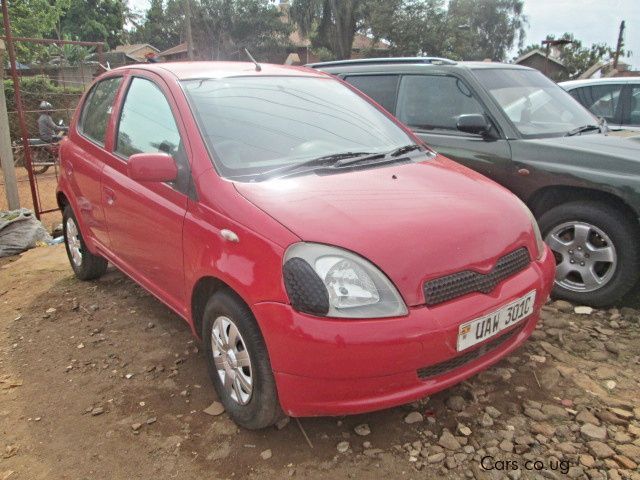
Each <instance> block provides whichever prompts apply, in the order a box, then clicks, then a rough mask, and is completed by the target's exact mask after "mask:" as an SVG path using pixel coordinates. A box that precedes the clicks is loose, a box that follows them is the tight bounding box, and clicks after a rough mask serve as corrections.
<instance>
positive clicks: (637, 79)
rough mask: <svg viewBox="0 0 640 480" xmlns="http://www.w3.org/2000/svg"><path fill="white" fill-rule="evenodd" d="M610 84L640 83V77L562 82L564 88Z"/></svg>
mask: <svg viewBox="0 0 640 480" xmlns="http://www.w3.org/2000/svg"><path fill="white" fill-rule="evenodd" d="M608 83H614V84H615V83H640V77H606V78H585V79H582V80H569V81H567V82H560V83H558V85H560V86H561V87H563V88H567V87H588V86H591V85H602V84H608Z"/></svg>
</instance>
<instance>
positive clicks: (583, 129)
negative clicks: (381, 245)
mask: <svg viewBox="0 0 640 480" xmlns="http://www.w3.org/2000/svg"><path fill="white" fill-rule="evenodd" d="M593 130H600V131H602V129H601V127H600V125H583V126H581V127H578V128H574V129H573V130H569V131H568V132H567V134H566V135H565V137H573V136H574V135H578V134H579V133H583V132H591V131H593Z"/></svg>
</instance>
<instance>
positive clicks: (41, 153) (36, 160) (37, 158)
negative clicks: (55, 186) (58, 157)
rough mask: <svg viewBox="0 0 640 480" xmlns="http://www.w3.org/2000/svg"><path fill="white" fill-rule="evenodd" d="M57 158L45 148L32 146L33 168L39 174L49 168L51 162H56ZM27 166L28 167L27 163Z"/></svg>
mask: <svg viewBox="0 0 640 480" xmlns="http://www.w3.org/2000/svg"><path fill="white" fill-rule="evenodd" d="M54 162H55V159H54V158H53V156H52V155H51V154H50V153H49V152H47V151H46V150H45V149H44V148H32V149H31V169H32V170H33V173H35V174H36V175H39V174H41V173H44V172H46V171H47V170H49V167H50V166H51V165H50V164H52V163H54ZM25 168H27V166H26V164H25Z"/></svg>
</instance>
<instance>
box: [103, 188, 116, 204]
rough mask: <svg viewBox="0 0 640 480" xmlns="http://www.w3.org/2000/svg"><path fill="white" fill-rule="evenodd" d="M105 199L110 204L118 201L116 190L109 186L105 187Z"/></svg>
mask: <svg viewBox="0 0 640 480" xmlns="http://www.w3.org/2000/svg"><path fill="white" fill-rule="evenodd" d="M104 201H105V202H106V203H107V205H109V206H111V205H113V204H114V203H115V201H116V192H114V191H113V190H112V189H110V188H109V187H104Z"/></svg>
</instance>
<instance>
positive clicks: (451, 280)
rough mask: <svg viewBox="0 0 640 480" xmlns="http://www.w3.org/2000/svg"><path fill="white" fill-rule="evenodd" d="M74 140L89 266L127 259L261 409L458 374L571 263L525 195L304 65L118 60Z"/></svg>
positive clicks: (272, 410)
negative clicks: (558, 258) (554, 250)
mask: <svg viewBox="0 0 640 480" xmlns="http://www.w3.org/2000/svg"><path fill="white" fill-rule="evenodd" d="M60 157H61V169H62V174H61V177H60V183H59V187H58V193H57V195H58V203H59V205H60V208H61V209H62V210H63V212H64V233H65V240H66V247H67V253H68V255H69V260H70V262H71V266H72V268H73V270H74V271H75V273H76V275H77V276H78V277H79V278H80V279H82V280H89V279H94V278H96V277H98V276H100V275H102V274H103V273H104V272H105V270H106V268H107V262H111V263H112V264H113V265H115V266H116V267H117V268H119V269H120V270H122V271H123V272H125V273H126V274H127V275H128V276H130V277H131V278H132V279H133V280H135V281H136V282H138V283H139V284H141V285H142V286H143V287H144V288H146V289H147V290H149V291H150V292H151V293H153V294H154V295H155V296H156V297H158V298H159V299H160V300H161V301H162V302H164V303H166V304H167V305H168V306H169V307H171V308H172V309H173V310H174V311H175V312H176V313H177V314H178V315H180V316H181V317H182V318H184V319H185V320H186V321H187V322H188V324H189V325H190V327H191V329H192V331H193V333H194V335H196V336H198V337H200V338H202V340H203V344H204V346H205V348H204V349H205V353H206V358H207V361H208V368H209V374H210V376H211V380H212V382H213V384H214V386H215V389H216V391H217V393H218V396H219V398H220V400H221V401H222V403H223V404H224V406H225V407H226V409H227V411H228V412H229V414H230V415H231V417H232V418H233V419H234V420H235V421H236V422H237V423H238V424H240V425H242V426H244V427H247V428H252V429H256V428H262V427H265V426H268V425H271V424H273V423H275V422H276V421H277V420H278V419H279V418H280V416H282V415H283V413H286V414H288V415H292V416H312V415H314V416H315V415H343V414H352V413H359V412H365V411H371V410H376V409H382V408H386V407H391V406H394V405H399V404H403V403H408V402H411V401H413V400H416V399H418V398H420V397H423V396H425V395H428V394H431V393H433V392H436V391H438V390H442V389H444V388H447V387H449V386H451V385H453V384H455V383H458V382H460V381H462V380H464V379H465V378H467V377H469V376H470V375H473V374H475V373H477V372H479V371H480V370H482V369H484V368H487V367H488V366H489V365H491V364H493V363H494V362H496V361H497V360H499V359H500V358H502V357H504V356H505V355H507V354H509V353H510V352H511V351H513V350H514V349H515V348H517V347H518V346H519V345H521V344H522V343H523V342H524V341H525V340H526V338H527V337H528V336H529V335H530V334H531V332H532V330H533V329H534V328H535V325H536V321H537V319H538V315H539V311H540V308H541V306H542V305H543V304H544V302H545V301H546V300H547V298H548V296H549V291H550V288H551V285H552V282H553V278H554V268H555V262H554V258H553V255H551V254H550V252H549V250H548V249H547V247H546V246H545V245H544V243H543V242H542V239H541V238H540V233H539V231H538V227H537V225H536V222H535V220H534V219H533V217H532V216H531V213H530V212H529V210H528V209H527V207H526V206H525V205H524V204H523V203H522V202H520V201H519V200H518V199H517V198H516V197H515V196H514V195H512V194H511V193H509V192H508V191H507V190H505V189H504V188H502V187H500V186H498V185H496V184H495V183H493V182H492V181H490V180H488V179H486V178H484V177H483V176H481V175H479V174H477V173H475V172H473V171H471V170H468V169H467V168H464V167H462V166H460V165H458V164H456V163H454V162H452V161H450V160H448V159H446V158H444V157H442V156H441V155H438V154H436V153H434V152H433V151H431V150H430V149H429V148H428V147H427V146H426V145H424V144H423V143H422V142H421V141H420V140H419V139H417V138H416V137H415V136H414V135H413V134H412V133H411V132H410V131H408V130H407V129H406V128H404V127H403V126H402V125H401V124H399V123H398V122H397V121H396V120H395V119H394V118H393V117H391V116H390V115H389V114H387V113H386V112H385V111H384V110H383V109H382V108H381V107H379V106H377V105H376V104H375V103H373V102H372V101H371V100H369V99H368V98H366V97H365V96H364V95H363V94H361V93H360V92H358V91H357V90H355V89H353V88H352V87H350V86H348V85H346V84H344V83H342V82H341V81H339V80H337V79H335V78H333V77H330V76H328V75H326V74H323V73H321V72H317V71H313V70H308V69H305V68H294V67H284V66H276V65H262V67H261V68H260V67H259V66H255V65H253V64H251V63H171V64H155V65H137V66H131V67H124V68H119V69H116V70H113V71H110V72H108V73H106V74H105V75H103V76H101V77H100V78H98V79H97V80H96V82H95V84H94V85H93V86H92V87H91V89H90V90H89V91H88V93H87V94H86V95H85V97H84V99H83V100H82V102H81V103H80V106H79V108H78V111H77V114H76V115H75V118H74V120H73V122H72V124H71V128H70V131H69V136H68V138H67V139H66V140H65V141H64V142H63V145H62V147H61V153H60Z"/></svg>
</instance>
